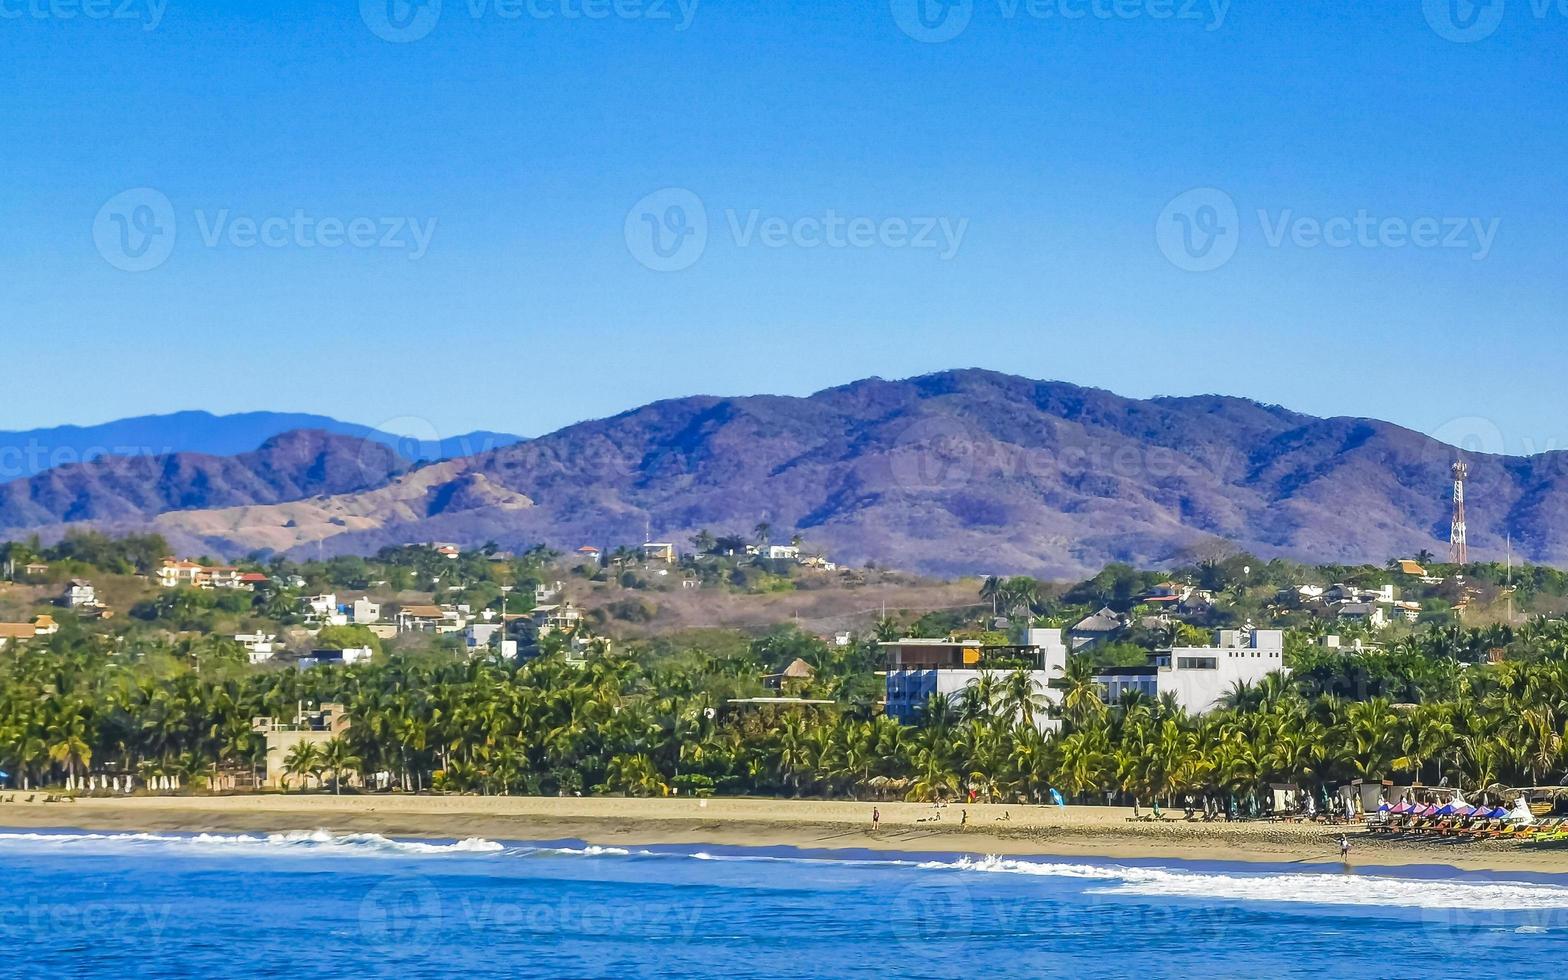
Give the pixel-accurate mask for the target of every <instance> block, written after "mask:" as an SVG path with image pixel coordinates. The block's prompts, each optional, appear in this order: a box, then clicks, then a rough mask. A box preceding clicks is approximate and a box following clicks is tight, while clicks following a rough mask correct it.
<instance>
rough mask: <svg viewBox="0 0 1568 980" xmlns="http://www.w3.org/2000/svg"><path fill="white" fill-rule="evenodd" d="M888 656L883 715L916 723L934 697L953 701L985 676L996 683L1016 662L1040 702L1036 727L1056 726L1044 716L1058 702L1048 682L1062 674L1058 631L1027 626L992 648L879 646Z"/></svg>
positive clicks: (1063, 650)
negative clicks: (1012, 642) (1013, 639)
mask: <svg viewBox="0 0 1568 980" xmlns="http://www.w3.org/2000/svg"><path fill="white" fill-rule="evenodd" d="M879 645H880V646H881V647H882V649H883V650H884V651H885V652H886V654H887V657H888V671H887V706H886V711H887V715H888V717H889V718H893V719H895V720H897V721H899V722H901V723H903V724H916V723H918V722H919V720H920V717H921V715H922V714H923V713H924V711H925V709H926V704H927V702H929V701H930V700H931V698H932V697H934V696H936V695H941V696H943V697H945V698H948V699H950V700H952V701H954V702H956V701H957V700H958V699H959V698H961V697H962V696H963V692H964V691H965V690H966V689H967V688H970V687H973V686H974V685H975V684H976V683H978V682H979V681H980V678H981V677H983V676H985V675H987V674H989V675H990V676H991V677H992V678H993V679H994V680H995V681H996V682H997V684H998V685H1000V684H1001V682H1002V681H1004V680H1005V679H1006V677H1007V675H1008V674H1010V673H1012V672H1013V670H1015V669H1017V666H1016V665H1017V664H1019V663H1025V664H1027V665H1028V666H1027V667H1026V669H1028V671H1029V676H1030V679H1031V680H1032V681H1033V682H1034V692H1035V694H1036V695H1037V696H1038V697H1039V699H1040V702H1041V704H1040V705H1039V707H1038V710H1037V711H1036V713H1035V718H1034V722H1035V725H1036V726H1038V727H1039V728H1040V729H1041V730H1042V731H1045V730H1049V729H1054V728H1056V727H1059V726H1060V724H1061V723H1060V722H1059V721H1057V720H1055V719H1052V718H1050V717H1049V711H1048V706H1051V705H1056V704H1057V703H1059V702H1060V700H1061V692H1060V691H1057V690H1056V689H1054V688H1052V687H1051V686H1050V685H1051V681H1052V680H1055V679H1057V678H1060V677H1062V676H1064V675H1065V674H1066V672H1067V645H1066V644H1065V643H1064V642H1063V641H1062V633H1061V630H1054V629H1031V630H1028V631H1026V632H1025V634H1024V640H1023V642H1022V643H1020V644H1018V645H1016V646H1002V647H992V646H985V645H982V644H981V643H980V642H979V641H978V640H923V639H904V640H895V641H893V642H891V643H882V644H879Z"/></svg>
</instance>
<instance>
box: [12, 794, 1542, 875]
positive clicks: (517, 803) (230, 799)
mask: <svg viewBox="0 0 1568 980" xmlns="http://www.w3.org/2000/svg"><path fill="white" fill-rule="evenodd" d="M27 795H28V794H17V795H16V800H15V802H5V803H0V827H8V828H15V829H25V828H33V829H36V828H75V829H82V830H92V831H181V832H229V833H240V832H254V833H266V832H286V831H293V830H316V829H325V830H328V831H332V832H337V833H354V832H359V833H363V832H373V833H378V834H383V835H386V836H390V837H431V838H464V837H487V838H492V839H505V840H558V839H577V840H583V841H587V842H589V843H593V844H604V845H627V844H634V845H647V844H686V843H691V844H697V843H706V844H720V845H740V846H759V847H761V846H790V847H801V848H822V849H843V848H863V849H870V850H887V851H913V852H922V851H933V852H964V853H973V854H996V855H1019V856H1023V855H1061V856H1082V857H1098V858H1112V859H1118V858H1146V859H1158V858H1172V859H1184V860H1234V861H1264V862H1301V863H1315V862H1325V863H1332V864H1336V865H1337V864H1338V863H1339V847H1338V842H1339V837H1340V835H1341V834H1342V833H1345V832H1346V828H1340V827H1327V826H1322V825H1313V824H1281V823H1270V822H1251V823H1235V824H1224V823H1217V824H1204V823H1187V822H1185V821H1183V820H1181V819H1179V817H1178V819H1176V820H1167V821H1166V822H1163V823H1153V822H1136V823H1135V822H1129V821H1128V819H1127V818H1128V817H1130V816H1131V811H1130V810H1124V809H1120V808H1107V807H1069V808H1067V809H1065V810H1063V809H1058V808H1055V807H1032V806H1002V805H975V806H967V807H961V806H958V805H949V806H947V807H945V808H942V809H940V810H938V809H935V808H933V807H932V806H930V805H928V804H914V803H880V804H876V806H877V807H878V808H879V809H880V811H881V816H882V820H881V826H880V828H879V829H878V830H876V831H873V830H872V829H871V810H872V806H873V804H871V803H858V802H822V801H809V800H761V799H710V800H695V799H690V800H673V799H657V800H642V799H621V798H610V797H597V798H582V799H577V798H571V799H559V798H536V797H477V796H330V795H316V794H309V795H305V794H301V795H293V796H286V795H254V796H211V797H138V798H122V799H89V798H81V799H78V800H76V801H75V802H61V803H44V802H42V799H43V797H42V795H41V794H40V795H39V796H38V799H37V800H36V801H35V802H32V803H27V802H25V800H26V798H27ZM6 799H10V794H7V796H6ZM964 810H967V811H968V822H967V825H964V826H960V822H961V819H962V813H963V811H964ZM1004 818H1005V819H1004ZM1348 832H1349V835H1350V837H1351V840H1352V843H1353V846H1354V849H1353V852H1352V856H1351V857H1352V863H1353V864H1360V865H1384V866H1389V865H1437V866H1451V867H1456V868H1463V869H1468V870H1496V871H1536V872H1544V873H1568V848H1562V849H1550V848H1526V847H1520V846H1518V845H1509V844H1506V843H1466V844H1445V843H1439V842H1421V841H1397V840H1384V839H1380V838H1377V837H1371V836H1368V835H1366V834H1364V833H1363V832H1362V831H1360V829H1359V828H1349V829H1348Z"/></svg>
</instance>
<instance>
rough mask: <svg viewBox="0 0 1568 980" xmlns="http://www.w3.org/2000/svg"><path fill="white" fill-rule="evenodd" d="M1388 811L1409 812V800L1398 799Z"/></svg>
mask: <svg viewBox="0 0 1568 980" xmlns="http://www.w3.org/2000/svg"><path fill="white" fill-rule="evenodd" d="M1388 812H1389V813H1399V814H1405V813H1409V812H1410V801H1409V800H1400V801H1399V802H1398V803H1396V804H1395V805H1394V808H1393V809H1392V810H1390V811H1388Z"/></svg>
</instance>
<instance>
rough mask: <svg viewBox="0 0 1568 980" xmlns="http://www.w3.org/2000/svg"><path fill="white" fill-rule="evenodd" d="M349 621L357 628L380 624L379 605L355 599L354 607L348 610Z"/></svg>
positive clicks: (367, 600)
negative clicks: (357, 626)
mask: <svg viewBox="0 0 1568 980" xmlns="http://www.w3.org/2000/svg"><path fill="white" fill-rule="evenodd" d="M349 621H350V622H352V623H354V624H356V625H359V626H368V625H370V624H371V623H379V622H381V603H379V602H371V601H370V600H369V599H363V598H361V599H355V600H354V605H353V606H351V607H350V608H349Z"/></svg>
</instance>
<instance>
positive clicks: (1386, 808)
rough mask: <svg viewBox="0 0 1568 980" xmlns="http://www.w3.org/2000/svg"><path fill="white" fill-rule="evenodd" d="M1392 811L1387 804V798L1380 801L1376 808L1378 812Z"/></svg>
mask: <svg viewBox="0 0 1568 980" xmlns="http://www.w3.org/2000/svg"><path fill="white" fill-rule="evenodd" d="M1392 811H1393V808H1392V807H1390V806H1389V805H1388V801H1387V800H1384V801H1383V802H1382V803H1380V804H1379V805H1378V808H1377V812H1378V813H1390V812H1392Z"/></svg>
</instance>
